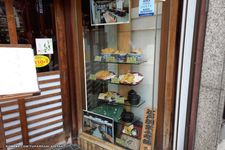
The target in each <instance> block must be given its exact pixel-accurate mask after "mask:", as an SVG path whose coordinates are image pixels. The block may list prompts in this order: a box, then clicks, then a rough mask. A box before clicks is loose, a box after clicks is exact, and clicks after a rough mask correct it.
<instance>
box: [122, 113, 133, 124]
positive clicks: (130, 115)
mask: <svg viewBox="0 0 225 150" xmlns="http://www.w3.org/2000/svg"><path fill="white" fill-rule="evenodd" d="M121 118H122V120H123V121H124V122H127V123H130V122H132V121H133V119H134V114H133V113H132V112H125V111H124V112H123V113H122V114H121Z"/></svg>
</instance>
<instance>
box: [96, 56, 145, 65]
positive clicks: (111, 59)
mask: <svg viewBox="0 0 225 150" xmlns="http://www.w3.org/2000/svg"><path fill="white" fill-rule="evenodd" d="M94 62H96V63H113V64H130V65H139V64H142V63H145V62H147V60H144V59H143V58H138V57H135V56H126V58H122V59H121V58H117V57H116V56H108V57H106V58H104V56H100V55H97V56H95V59H94Z"/></svg>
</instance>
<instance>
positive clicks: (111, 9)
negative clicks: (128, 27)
mask: <svg viewBox="0 0 225 150" xmlns="http://www.w3.org/2000/svg"><path fill="white" fill-rule="evenodd" d="M90 13H91V25H92V26H98V25H111V24H124V23H129V22H130V0H90Z"/></svg>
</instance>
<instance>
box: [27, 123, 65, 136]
mask: <svg viewBox="0 0 225 150" xmlns="http://www.w3.org/2000/svg"><path fill="white" fill-rule="evenodd" d="M62 128H63V125H62V126H58V127H54V128H51V129H48V130H45V131H42V132H38V133H35V134H33V135H30V136H29V138H30V139H33V138H35V137H38V136H41V135H45V134H48V133H50V132H53V131H56V130H59V129H62Z"/></svg>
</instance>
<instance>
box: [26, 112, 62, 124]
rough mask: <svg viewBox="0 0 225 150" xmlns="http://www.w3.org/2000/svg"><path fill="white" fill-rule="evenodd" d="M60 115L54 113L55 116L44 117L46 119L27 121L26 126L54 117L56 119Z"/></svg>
mask: <svg viewBox="0 0 225 150" xmlns="http://www.w3.org/2000/svg"><path fill="white" fill-rule="evenodd" d="M61 115H62V112H60V113H56V114H53V115H49V116H46V117H42V118H38V119H34V120H31V121H28V124H33V123H36V122H40V121H44V120H47V119H51V118H54V117H58V116H61Z"/></svg>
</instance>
